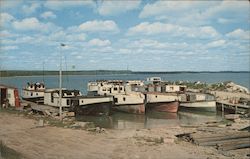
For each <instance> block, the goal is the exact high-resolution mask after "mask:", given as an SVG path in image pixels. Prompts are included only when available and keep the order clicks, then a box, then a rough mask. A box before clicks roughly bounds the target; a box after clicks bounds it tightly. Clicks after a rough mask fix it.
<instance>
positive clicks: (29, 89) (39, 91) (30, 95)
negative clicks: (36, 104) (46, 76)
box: [22, 82, 45, 101]
mask: <svg viewBox="0 0 250 159" xmlns="http://www.w3.org/2000/svg"><path fill="white" fill-rule="evenodd" d="M44 91H45V85H44V84H43V83H39V82H36V83H34V84H33V83H29V82H28V83H27V85H26V86H25V87H24V88H23V89H22V98H23V99H25V100H34V101H35V100H39V99H43V97H44Z"/></svg>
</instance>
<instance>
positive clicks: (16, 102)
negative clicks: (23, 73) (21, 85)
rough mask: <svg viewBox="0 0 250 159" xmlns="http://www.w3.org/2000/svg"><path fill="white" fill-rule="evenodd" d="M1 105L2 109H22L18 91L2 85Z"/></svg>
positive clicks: (0, 90)
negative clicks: (9, 107)
mask: <svg viewBox="0 0 250 159" xmlns="http://www.w3.org/2000/svg"><path fill="white" fill-rule="evenodd" d="M0 105H1V107H8V106H11V107H20V99H19V93H18V89H17V88H15V87H11V86H6V85H0Z"/></svg>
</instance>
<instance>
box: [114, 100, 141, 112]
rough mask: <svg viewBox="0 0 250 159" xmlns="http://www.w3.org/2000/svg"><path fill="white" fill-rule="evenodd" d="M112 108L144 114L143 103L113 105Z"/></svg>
mask: <svg viewBox="0 0 250 159" xmlns="http://www.w3.org/2000/svg"><path fill="white" fill-rule="evenodd" d="M113 109H115V110H118V111H122V112H126V113H132V114H145V105H144V104H143V103H142V104H123V105H114V106H113Z"/></svg>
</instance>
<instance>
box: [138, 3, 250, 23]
mask: <svg viewBox="0 0 250 159" xmlns="http://www.w3.org/2000/svg"><path fill="white" fill-rule="evenodd" d="M249 9H250V5H249V2H248V1H212V2H211V1H181V2H179V1H156V2H154V3H148V4H146V5H145V6H144V8H143V9H142V11H141V13H140V14H139V17H140V18H155V19H157V20H165V21H168V22H171V23H178V24H189V25H197V26H199V25H204V24H205V25H207V24H211V23H213V22H214V21H215V20H216V21H218V23H221V24H225V23H238V22H242V21H247V20H248V19H249V16H248V14H247V13H248V12H249ZM239 17H240V18H239ZM194 21H195V22H194Z"/></svg>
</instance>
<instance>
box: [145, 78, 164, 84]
mask: <svg viewBox="0 0 250 159" xmlns="http://www.w3.org/2000/svg"><path fill="white" fill-rule="evenodd" d="M160 82H161V77H149V78H147V83H152V84H155V83H160Z"/></svg>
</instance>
